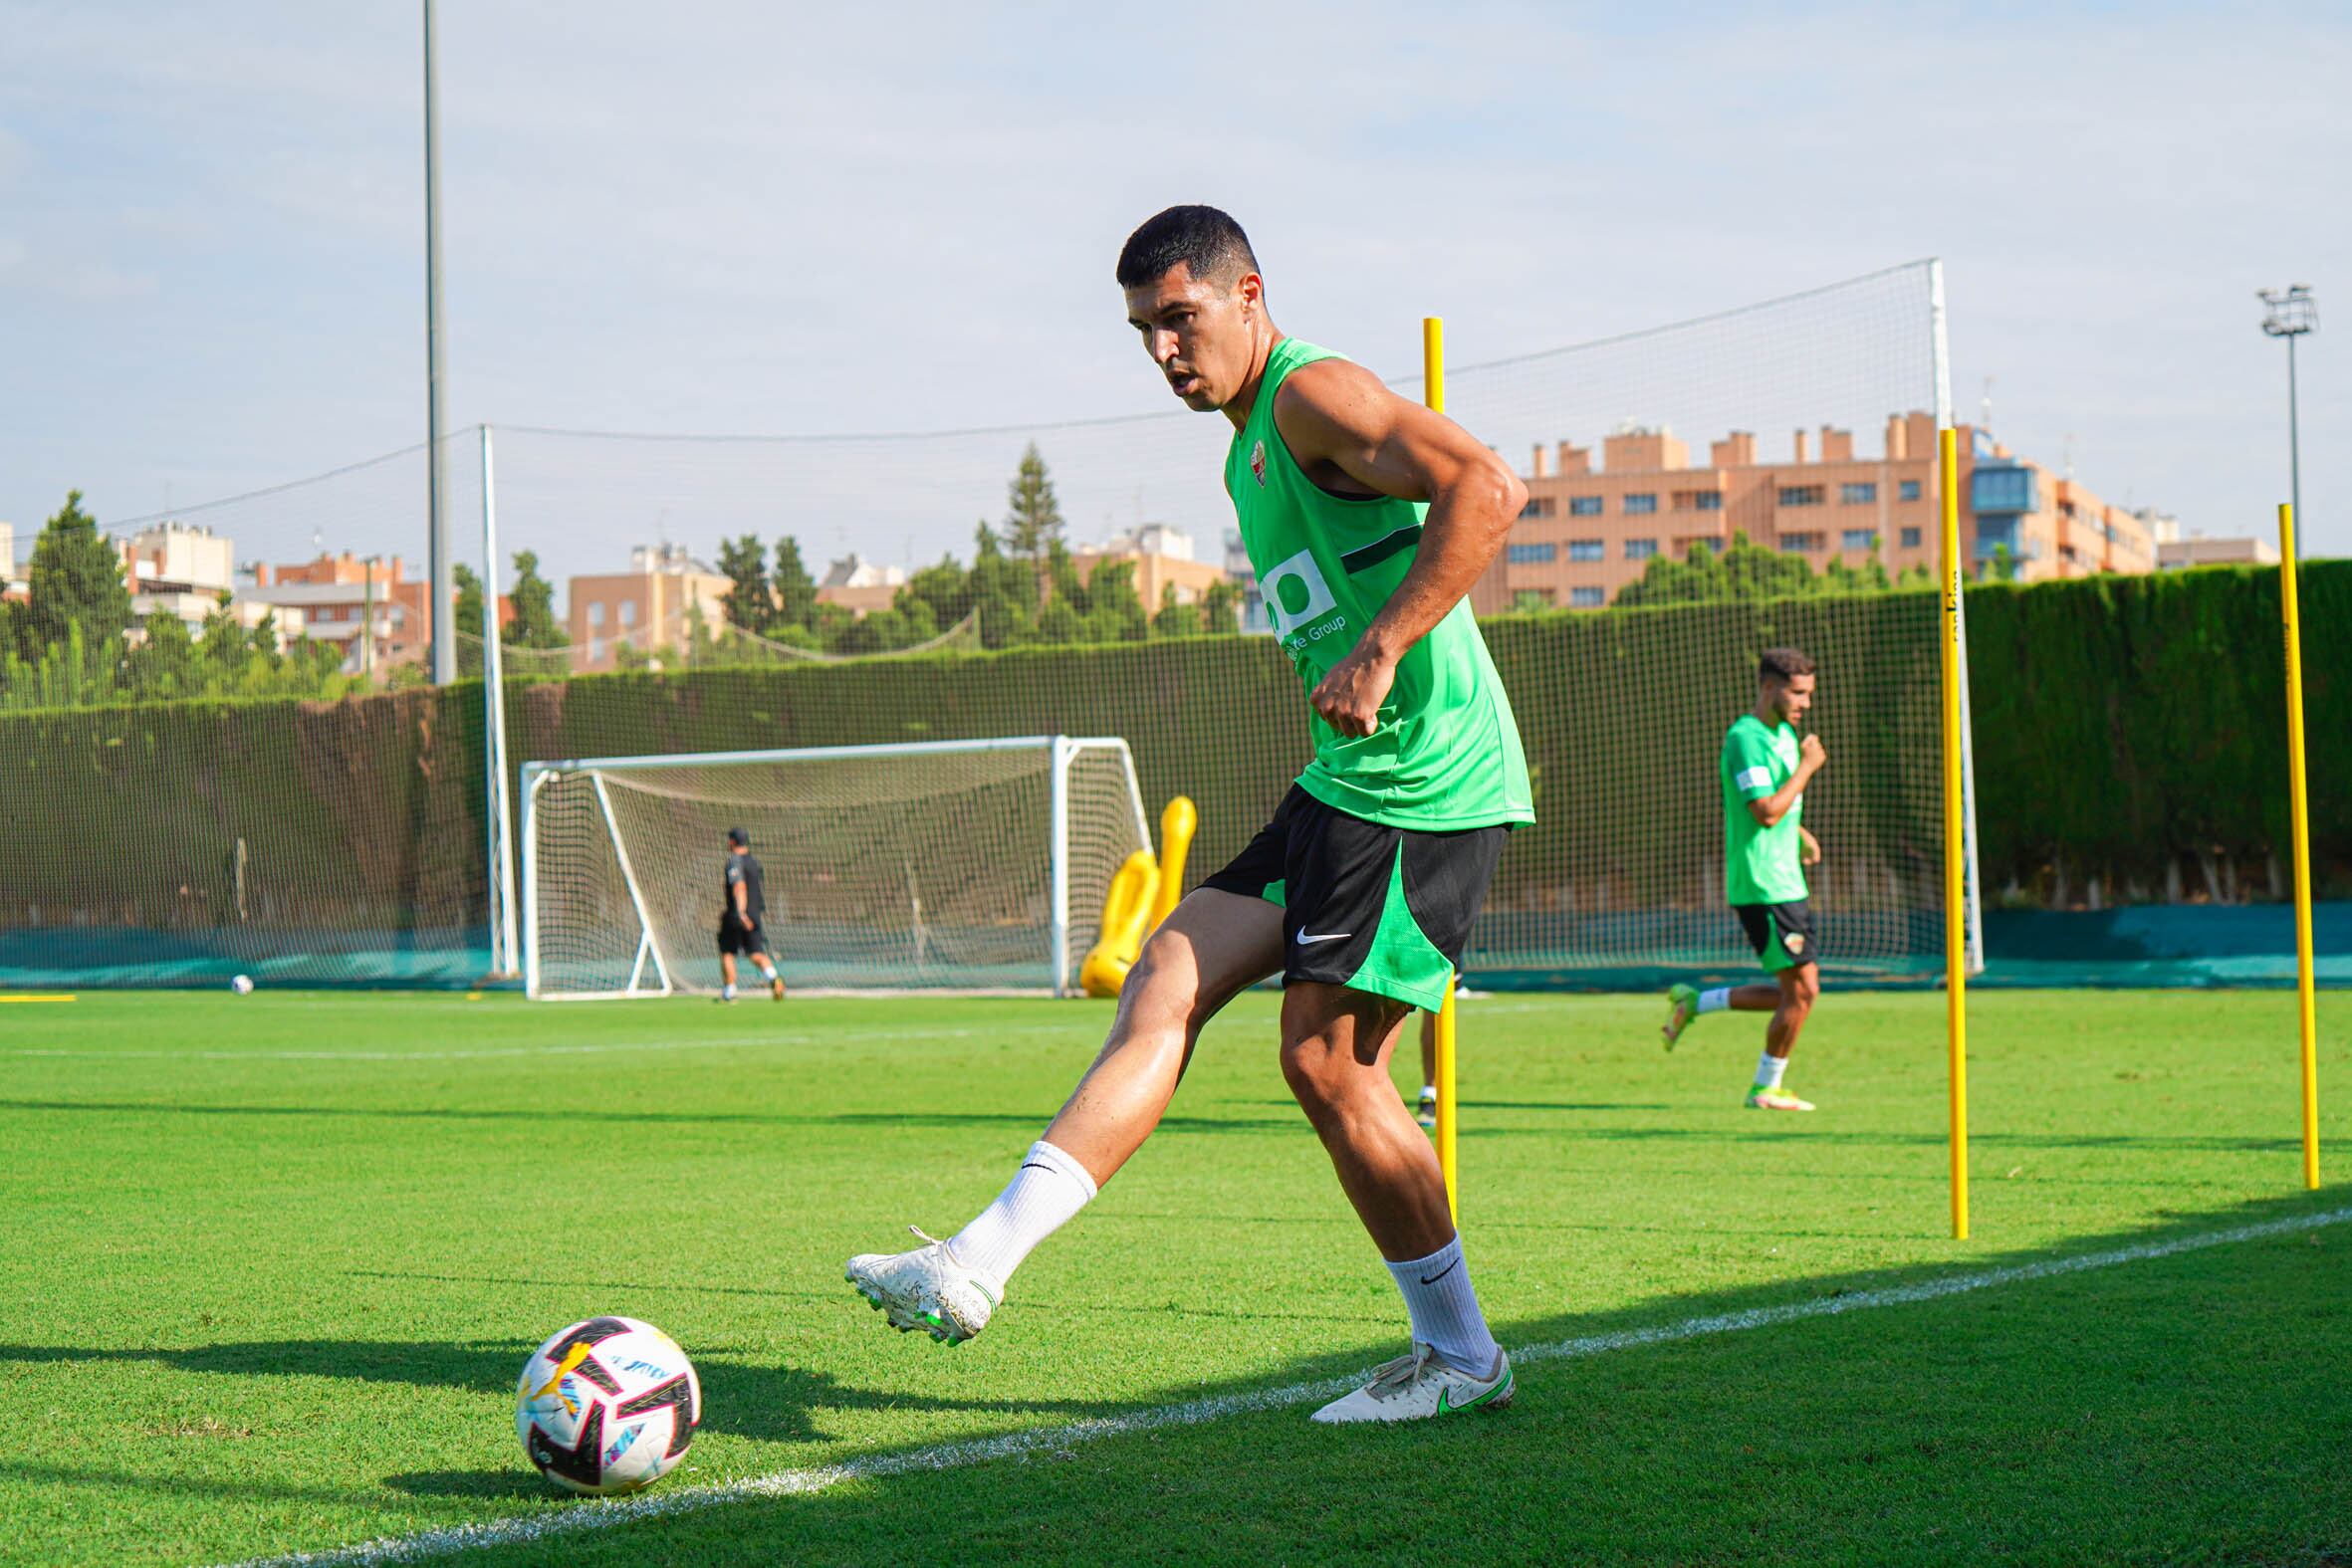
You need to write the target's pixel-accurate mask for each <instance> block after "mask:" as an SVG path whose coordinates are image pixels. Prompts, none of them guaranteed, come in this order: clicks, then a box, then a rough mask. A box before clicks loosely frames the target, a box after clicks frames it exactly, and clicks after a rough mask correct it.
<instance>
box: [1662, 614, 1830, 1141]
mask: <svg viewBox="0 0 2352 1568" xmlns="http://www.w3.org/2000/svg"><path fill="white" fill-rule="evenodd" d="M1812 705H1813V661H1812V660H1810V659H1808V658H1806V657H1805V656H1804V655H1803V654H1801V653H1799V652H1798V651H1797V650H1796V649H1794V648H1766V649H1765V650H1764V657H1763V659H1762V660H1761V661H1760V663H1759V668H1758V670H1757V694H1756V707H1755V708H1754V709H1753V710H1751V711H1750V712H1748V713H1744V714H1742V715H1741V716H1740V717H1739V718H1738V719H1737V720H1736V721H1734V722H1733V725H1732V728H1731V730H1730V731H1729V732H1728V733H1726V735H1725V736H1724V741H1723V757H1722V759H1721V761H1720V762H1719V763H1718V764H1717V772H1718V774H1719V775H1720V777H1721V780H1722V784H1723V802H1724V868H1725V881H1726V882H1727V883H1728V889H1727V891H1728V892H1729V894H1730V897H1731V903H1732V913H1733V914H1735V915H1737V916H1739V917H1740V929H1741V930H1742V931H1744V932H1745V933H1746V934H1747V936H1748V945H1749V946H1750V947H1753V948H1754V949H1756V956H1757V957H1758V958H1759V959H1761V960H1762V961H1763V962H1764V973H1765V974H1767V975H1769V976H1771V977H1772V984H1770V985H1768V986H1722V987H1717V988H1715V989H1714V990H1710V991H1701V990H1699V989H1698V988H1697V987H1695V986H1676V987H1674V988H1673V989H1672V990H1671V991H1669V992H1668V993H1667V994H1666V998H1667V1002H1668V1004H1669V1007H1670V1008H1671V1010H1670V1011H1669V1012H1668V1014H1667V1018H1666V1027H1665V1029H1664V1030H1663V1032H1664V1034H1665V1036H1666V1048H1667V1049H1668V1050H1672V1049H1674V1045H1675V1041H1677V1040H1679V1039H1681V1038H1682V1032H1683V1030H1684V1029H1686V1028H1688V1027H1690V1024H1691V1020H1692V1019H1693V1018H1696V1017H1698V1016H1699V1015H1700V1014H1701V1013H1704V1012H1722V1011H1725V1010H1727V1009H1728V1010H1730V1011H1734V1012H1768V1013H1770V1014H1771V1015H1772V1017H1771V1021H1770V1022H1769V1023H1767V1024H1765V1025H1764V1057H1763V1059H1762V1060H1760V1061H1758V1063H1757V1064H1756V1082H1755V1084H1754V1086H1752V1087H1751V1088H1750V1089H1749V1091H1748V1106H1749V1108H1750V1109H1751V1110H1759V1111H1809V1110H1811V1109H1812V1108H1813V1107H1812V1105H1811V1103H1810V1102H1809V1101H1805V1100H1800V1099H1798V1098H1797V1097H1796V1095H1795V1094H1794V1093H1793V1092H1792V1091H1791V1090H1790V1089H1789V1087H1788V1085H1787V1084H1786V1083H1784V1082H1782V1081H1781V1076H1782V1074H1784V1073H1785V1072H1786V1071H1787V1070H1788V1053H1789V1052H1790V1051H1791V1050H1793V1049H1795V1048H1796V1036H1797V1035H1798V1034H1799V1033H1800V1032H1801V1031H1802V1030H1803V1029H1804V1026H1805V1019H1806V1018H1807V1017H1809V1016H1811V1014H1812V1010H1813V1004H1814V1003H1815V1002H1816V1001H1818V1000H1819V998H1820V996H1821V967H1820V958H1821V944H1820V940H1819V938H1818V937H1817V936H1816V934H1815V933H1814V930H1813V910H1812V904H1811V903H1810V901H1809V900H1808V898H1807V894H1806V888H1805V873H1804V868H1805V867H1806V866H1809V865H1813V864H1816V863H1817V862H1818V861H1819V860H1820V858H1821V845H1820V843H1819V841H1818V840H1816V839H1815V838H1814V837H1813V835H1812V834H1811V833H1809V832H1807V831H1805V826H1804V808H1805V785H1807V784H1811V783H1812V782H1813V776H1814V775H1815V774H1817V773H1819V772H1820V771H1821V765H1822V764H1823V763H1825V762H1827V761H1828V753H1827V752H1826V751H1825V750H1824V749H1823V747H1822V745H1821V738H1820V737H1819V736H1817V735H1807V736H1806V737H1805V738H1804V739H1803V740H1802V741H1799V740H1798V739H1797V736H1796V721H1797V720H1799V719H1802V718H1803V717H1804V716H1805V710H1806V709H1808V708H1810V707H1811V706H1812Z"/></svg>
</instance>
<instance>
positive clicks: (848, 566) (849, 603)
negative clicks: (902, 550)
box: [817, 551, 906, 620]
mask: <svg viewBox="0 0 2352 1568" xmlns="http://www.w3.org/2000/svg"><path fill="white" fill-rule="evenodd" d="M905 585H906V568H905V567H904V566H885V565H882V564H881V563H880V562H878V561H872V560H866V559H865V558H864V557H863V556H860V555H859V554H857V552H855V551H851V552H849V554H848V556H847V558H846V559H844V560H836V561H834V562H832V564H830V565H829V566H827V567H826V568H825V572H824V578H823V581H821V582H819V583H818V584H817V602H818V603H820V604H838V605H840V606H841V607H842V608H843V609H845V610H847V611H848V612H849V613H850V614H852V615H855V616H857V617H858V618H859V619H861V620H862V619H864V618H865V617H866V616H868V615H871V614H872V613H873V612H874V611H875V610H885V609H888V608H889V607H890V606H891V605H893V604H895V603H897V602H898V590H899V589H900V588H902V587H904V586H905Z"/></svg>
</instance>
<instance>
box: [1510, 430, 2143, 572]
mask: <svg viewBox="0 0 2352 1568" xmlns="http://www.w3.org/2000/svg"><path fill="white" fill-rule="evenodd" d="M1960 437H1961V440H1960V446H1961V454H1960V485H1961V497H1962V508H1961V535H1962V540H1961V546H1962V549H1963V551H1964V552H1965V553H1967V554H1968V556H1969V558H1970V559H1971V560H1973V561H1975V562H1976V564H1977V569H1978V570H1979V571H1980V572H1983V571H1987V570H1990V569H1993V567H1994V566H1995V564H1996V562H1997V561H1999V560H2002V559H2003V558H2002V554H2001V553H2002V551H2003V550H2004V548H2005V551H2006V558H2005V559H2006V560H2008V561H2009V562H2010V563H2011V564H2012V565H2013V568H2014V572H2015V575H2016V576H2017V577H2018V578H2019V579H2020V580H2028V581H2031V580H2039V579H2043V578H2050V577H2069V576H2081V575H2087V574H2089V573H2092V572H2096V571H2135V572H2136V571H2149V570H2153V569H2154V568H2155V565H2156V551H2155V545H2154V541H2153V538H2152V535H2151V533H2150V530H2149V527H2148V525H2147V523H2146V522H2145V521H2144V520H2143V519H2142V518H2140V517H2139V516H2138V515H2136V514H2134V513H2131V512H2128V511H2126V510H2124V509H2122V508H2120V507H2115V506H2111V505H2109V504H2108V503H2106V502H2104V501H2102V500H2100V499H2099V498H2098V497H2097V496H2095V495H2093V494H2092V493H2091V492H2090V491H2089V490H2088V489H2087V488H2086V487H2084V486H2082V485H2081V484H2079V483H2078V482H2077V481H2075V480H2073V479H2072V478H2056V477H2053V476H2051V475H2049V474H2048V473H2046V472H2044V471H2043V470H2042V469H2041V468H2040V467H2039V466H2038V465H2036V464H2033V463H2030V462H2026V461H2024V460H2022V459H2019V458H2017V457H2015V456H2013V455H2012V454H2010V453H2009V452H2008V450H2007V449H2006V448H2004V447H2001V446H1999V444H1998V443H1996V442H1994V441H1993V440H1992V439H1991V438H1990V437H1989V436H1987V435H1985V434H1983V433H1982V432H1979V431H1976V430H1974V429H1971V428H1969V427H1966V426H1963V427H1962V429H1961V432H1960ZM1937 468H1938V465H1937V459H1936V427H1935V420H1934V418H1933V417H1932V416H1930V415H1928V414H1924V413H1918V412H1912V413H1905V414H1896V415H1892V416H1890V417H1889V418H1888V420H1887V422H1886V426H1885V429H1884V432H1883V434H1882V437H1881V440H1880V443H1879V450H1878V451H1877V452H1876V453H1871V454H1863V453H1857V452H1856V450H1855V445H1854V437H1853V433H1852V432H1851V431H1848V430H1840V429H1837V428H1835V427H1833V426H1828V425H1824V426H1822V427H1821V428H1820V429H1819V430H1818V431H1808V430H1798V431H1794V432H1792V434H1791V436H1790V438H1789V442H1788V446H1787V449H1786V452H1785V454H1784V455H1781V454H1774V455H1771V456H1768V457H1767V456H1766V455H1764V453H1762V452H1761V451H1760V450H1759V447H1758V442H1757V438H1756V436H1755V434H1754V433H1752V432H1749V431H1733V432H1731V433H1730V434H1728V435H1726V436H1724V437H1723V438H1721V439H1719V440H1716V441H1714V442H1712V443H1710V445H1709V448H1708V452H1707V460H1706V461H1705V462H1704V463H1694V462H1693V461H1692V460H1691V452H1690V448H1689V446H1688V445H1687V444H1686V443H1685V442H1684V441H1683V440H1681V439H1680V438H1679V437H1677V436H1676V435H1675V434H1674V433H1673V432H1672V431H1668V430H1650V429H1643V428H1639V427H1628V428H1625V429H1621V430H1619V431H1617V432H1616V433H1614V434H1612V435H1608V436H1605V437H1603V438H1602V441H1601V449H1600V453H1599V458H1598V461H1597V462H1596V461H1595V460H1594V454H1593V452H1592V451H1591V449H1590V448H1587V447H1581V446H1578V445H1576V444H1575V443H1573V442H1571V441H1562V442H1559V443H1558V444H1557V445H1556V446H1554V447H1537V448H1536V449H1535V450H1534V453H1533V455H1532V459H1531V461H1530V462H1529V468H1528V471H1527V473H1526V474H1525V475H1524V476H1523V477H1524V479H1525V481H1526V484H1527V488H1528V504H1527V507H1526V509H1525V510H1524V511H1523V512H1522V513H1521V515H1520V520H1519V523H1518V524H1517V526H1515V527H1514V528H1513V530H1512V533H1511V538H1510V541H1509V543H1508V544H1507V545H1506V547H1505V551H1504V558H1503V560H1502V561H1501V562H1500V564H1499V566H1498V567H1496V568H1494V569H1490V570H1489V571H1488V572H1487V574H1486V575H1485V576H1484V577H1482V578H1481V579H1480V581H1479V583H1478V585H1477V587H1476V588H1475V589H1474V590H1473V592H1472V604H1473V606H1474V607H1475V608H1477V609H1478V610H1480V611H1481V612H1492V611H1496V610H1502V609H1509V608H1512V607H1514V606H1515V605H1527V604H1541V605H1556V606H1560V607H1563V608H1571V609H1598V608H1600V607H1601V606H1602V605H1604V604H1607V603H1608V602H1609V601H1610V600H1611V599H1613V598H1615V597H1616V596H1617V594H1618V592H1619V591H1620V590H1621V589H1623V588H1624V586H1625V585H1626V584H1627V583H1629V582H1632V581H1634V580H1635V579H1636V578H1638V577H1639V576H1641V574H1642V573H1643V572H1644V571H1646V570H1647V569H1648V568H1649V562H1650V560H1652V559H1653V558H1655V557H1656V556H1658V555H1659V554H1660V553H1662V552H1664V553H1671V554H1673V555H1676V556H1684V555H1688V554H1689V552H1690V550H1691V548H1692V547H1693V546H1695V545H1699V544H1706V545H1708V546H1710V547H1712V548H1714V549H1718V550H1720V549H1722V548H1723V547H1724V546H1725V545H1727V544H1728V543H1729V542H1730V540H1731V537H1732V535H1733V534H1735V533H1744V534H1746V535H1747V536H1748V538H1749V539H1750V540H1751V541H1753V542H1754V543H1756V544H1759V545H1763V546H1765V547H1767V548H1770V549H1776V550H1784V551H1789V552H1791V553H1794V554H1797V555H1800V556H1802V557H1803V558H1804V559H1805V560H1808V561H1809V562H1811V564H1812V565H1813V566H1814V568H1815V569H1816V570H1818V569H1821V568H1823V567H1825V566H1827V565H1828V564H1829V562H1831V561H1833V560H1836V561H1843V562H1844V563H1845V564H1847V565H1849V566H1857V567H1858V566H1862V565H1864V564H1866V563H1867V562H1869V561H1873V560H1875V561H1877V562H1879V563H1880V564H1882V565H1883V566H1884V567H1885V568H1886V569H1887V570H1888V571H1889V572H1890V573H1894V572H1900V571H1903V570H1905V569H1907V568H1910V567H1913V566H1924V567H1927V568H1929V569H1930V570H1933V569H1934V568H1935V565H1936V557H1937V550H1938V541H1939V538H1940V532H1939V531H1940V523H1939V512H1938V508H1939V505H1940V502H1941V492H1940V489H1939V482H1938V478H1937Z"/></svg>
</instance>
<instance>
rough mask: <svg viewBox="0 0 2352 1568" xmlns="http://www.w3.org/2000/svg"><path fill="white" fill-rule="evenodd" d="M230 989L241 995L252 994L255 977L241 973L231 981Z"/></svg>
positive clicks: (248, 995)
mask: <svg viewBox="0 0 2352 1568" xmlns="http://www.w3.org/2000/svg"><path fill="white" fill-rule="evenodd" d="M229 990H231V991H233V992H235V993H236V994H237V995H238V996H240V997H250V996H252V995H253V977H252V976H251V975H239V976H238V977H237V978H236V979H235V980H232V981H230V982H229Z"/></svg>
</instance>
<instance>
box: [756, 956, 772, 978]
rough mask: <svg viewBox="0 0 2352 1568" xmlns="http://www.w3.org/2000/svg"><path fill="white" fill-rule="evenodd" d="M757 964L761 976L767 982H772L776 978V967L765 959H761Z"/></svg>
mask: <svg viewBox="0 0 2352 1568" xmlns="http://www.w3.org/2000/svg"><path fill="white" fill-rule="evenodd" d="M759 963H760V973H761V975H762V976H764V977H766V978H767V979H769V980H774V979H775V978H776V966H775V965H773V964H771V963H769V962H768V961H767V960H766V959H761V960H760V961H759Z"/></svg>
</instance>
